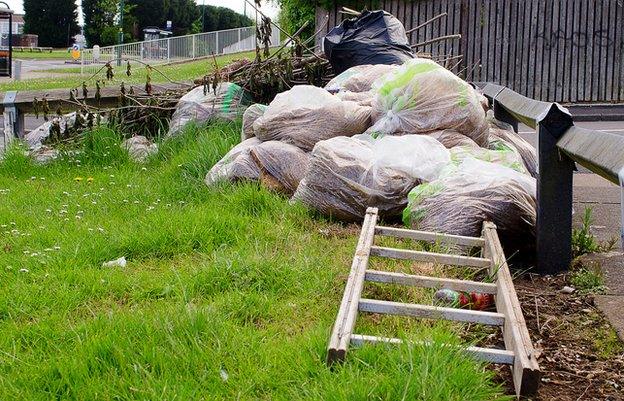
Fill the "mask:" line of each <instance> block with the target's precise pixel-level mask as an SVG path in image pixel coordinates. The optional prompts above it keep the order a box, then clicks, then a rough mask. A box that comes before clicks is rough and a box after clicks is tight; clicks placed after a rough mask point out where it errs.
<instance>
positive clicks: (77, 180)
mask: <svg viewBox="0 0 624 401" xmlns="http://www.w3.org/2000/svg"><path fill="white" fill-rule="evenodd" d="M74 181H76V182H80V181H82V177H76V178H74Z"/></svg>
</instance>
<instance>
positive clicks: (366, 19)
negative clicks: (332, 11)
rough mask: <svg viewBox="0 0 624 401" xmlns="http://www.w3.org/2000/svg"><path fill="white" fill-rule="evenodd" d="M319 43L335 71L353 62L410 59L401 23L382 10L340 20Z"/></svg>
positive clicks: (341, 69) (350, 65) (346, 67)
mask: <svg viewBox="0 0 624 401" xmlns="http://www.w3.org/2000/svg"><path fill="white" fill-rule="evenodd" d="M323 46H324V49H325V55H326V56H327V59H328V60H329V62H330V63H331V65H332V67H333V69H334V72H335V73H336V74H340V73H341V72H343V71H345V70H347V69H349V68H351V67H354V66H356V65H366V64H403V62H405V61H406V60H408V59H410V58H414V53H412V49H411V48H410V45H409V40H408V39H407V35H406V34H405V28H404V27H403V24H401V22H400V21H399V20H398V19H396V18H395V17H394V16H393V15H392V14H390V13H387V12H385V11H383V10H379V11H363V12H362V15H360V16H359V17H357V18H352V19H348V20H344V21H342V23H341V24H340V25H338V26H337V27H335V28H334V29H332V30H331V31H330V32H329V33H328V34H327V36H325V39H324V43H323Z"/></svg>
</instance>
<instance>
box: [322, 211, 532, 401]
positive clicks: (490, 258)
mask: <svg viewBox="0 0 624 401" xmlns="http://www.w3.org/2000/svg"><path fill="white" fill-rule="evenodd" d="M375 235H380V236H387V237H394V238H404V239H412V240H417V241H427V242H434V243H436V242H439V243H442V244H449V245H456V246H462V247H480V248H481V249H482V256H483V257H479V258H477V257H469V256H462V255H450V254H442V253H432V252H423V251H412V250H402V249H393V248H384V247H379V246H375V245H374V239H375ZM370 256H378V257H386V258H394V259H408V260H417V261H422V262H433V263H438V264H444V265H456V266H475V267H484V268H488V270H489V273H490V275H491V277H495V278H496V280H495V283H485V282H478V281H467V280H456V279H446V278H434V277H428V276H417V275H409V274H403V273H392V272H383V271H376V270H369V269H368V260H369V257H370ZM365 281H370V282H378V283H390V284H400V285H407V286H417V287H424V288H434V289H440V288H448V289H452V290H455V291H466V292H476V293H483V294H493V295H494V296H495V303H496V312H484V311H476V310H467V309H457V308H447V307H440V306H430V305H419V304H406V303H399V302H390V301H380V300H374V299H364V298H362V289H363V287H364V282H365ZM358 312H369V313H381V314H388V315H399V316H410V317H417V318H427V319H444V320H453V321H459V322H471V323H480V324H486V325H494V326H500V327H501V328H502V330H503V337H504V342H505V349H496V348H481V347H467V348H466V352H467V353H469V354H470V355H472V356H474V357H475V358H477V359H479V360H483V361H487V362H490V363H500V364H507V365H511V367H512V376H513V381H514V387H515V391H516V395H517V396H518V397H520V396H521V395H522V396H531V395H534V394H535V393H536V391H537V387H538V385H539V381H540V369H539V366H538V364H537V360H536V354H535V351H534V349H533V344H532V342H531V339H530V337H529V332H528V330H527V327H526V323H525V321H524V316H523V315H522V310H521V309H520V303H519V301H518V297H517V295H516V291H515V289H514V286H513V282H512V278H511V273H510V271H509V266H508V265H507V261H506V259H505V255H504V253H503V249H502V247H501V244H500V241H499V239H498V234H497V233H496V226H495V225H494V224H493V223H490V222H485V223H484V224H483V232H482V236H481V237H480V238H477V237H465V236H458V235H446V234H439V233H433V232H426V231H415V230H407V229H401V228H392V227H382V226H377V209H376V208H368V210H367V211H366V216H365V218H364V223H363V225H362V231H361V234H360V239H359V241H358V244H357V249H356V251H355V256H354V258H353V263H352V265H351V272H350V273H349V277H348V279H347V284H346V287H345V292H344V295H343V297H342V302H341V304H340V310H339V311H338V316H337V317H336V322H335V323H334V327H333V330H332V334H331V337H330V339H329V346H328V349H327V363H328V364H329V365H331V364H333V363H335V362H340V361H343V360H344V359H345V357H346V353H347V350H348V348H349V345H350V344H353V345H362V344H365V343H380V342H383V343H391V344H395V343H401V342H402V340H400V339H398V338H384V337H376V336H368V335H362V334H355V333H354V332H353V330H354V328H355V322H356V319H357V316H358Z"/></svg>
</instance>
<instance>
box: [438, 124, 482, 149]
mask: <svg viewBox="0 0 624 401" xmlns="http://www.w3.org/2000/svg"><path fill="white" fill-rule="evenodd" d="M427 136H430V137H432V138H435V139H437V140H438V141H439V142H440V143H441V144H442V145H444V146H445V147H446V148H447V149H451V148H454V147H456V146H466V147H468V148H478V147H479V145H477V143H476V142H475V141H473V140H472V139H470V138H468V137H467V136H466V135H462V134H460V133H459V132H457V131H453V130H452V129H445V130H442V131H434V132H431V133H429V134H427Z"/></svg>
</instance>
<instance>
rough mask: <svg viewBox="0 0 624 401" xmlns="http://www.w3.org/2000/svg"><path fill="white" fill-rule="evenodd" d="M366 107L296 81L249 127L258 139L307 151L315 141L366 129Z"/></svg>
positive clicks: (367, 119)
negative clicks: (296, 83) (283, 143)
mask: <svg viewBox="0 0 624 401" xmlns="http://www.w3.org/2000/svg"><path fill="white" fill-rule="evenodd" d="M370 111H371V108H370V107H365V106H360V105H358V104H357V103H354V102H347V101H342V100H340V99H338V98H337V97H335V96H334V95H332V94H330V93H329V92H327V91H326V90H325V89H321V88H317V87H315V86H309V85H299V86H295V87H294V88H292V89H290V90H288V91H286V92H283V93H280V94H279V95H277V96H276V97H275V99H274V100H273V101H272V102H271V104H269V107H268V108H267V110H266V112H265V113H264V115H263V116H262V117H260V118H258V119H257V120H256V121H255V122H254V124H253V127H254V133H255V134H256V137H258V138H259V139H260V140H261V141H273V140H275V141H282V142H286V143H290V144H291V145H295V146H297V147H299V148H301V149H303V150H305V151H310V150H312V148H313V147H314V145H315V144H316V143H317V142H319V141H322V140H325V139H329V138H333V137H336V136H353V135H355V134H361V133H362V132H364V131H366V129H367V128H368V127H369V125H370Z"/></svg>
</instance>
